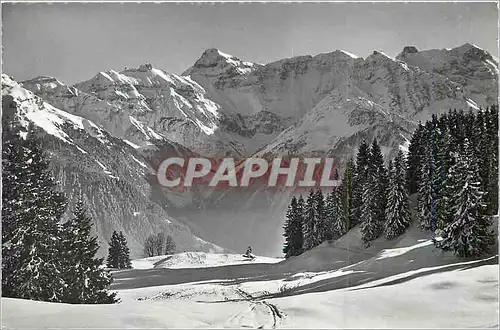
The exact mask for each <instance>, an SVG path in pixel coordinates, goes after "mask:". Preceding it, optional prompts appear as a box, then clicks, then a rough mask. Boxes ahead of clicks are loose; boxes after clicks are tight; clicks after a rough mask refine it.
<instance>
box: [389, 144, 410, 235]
mask: <svg viewBox="0 0 500 330" xmlns="http://www.w3.org/2000/svg"><path fill="white" fill-rule="evenodd" d="M391 167H392V166H391ZM389 176H390V185H389V187H390V188H389V193H388V203H387V212H386V213H387V222H386V223H385V230H384V235H385V237H386V238H387V239H393V238H395V237H397V236H399V235H401V234H402V233H404V231H405V230H406V228H408V227H409V226H410V221H411V219H410V210H409V208H410V203H409V197H408V191H407V185H406V182H405V179H404V178H405V161H404V155H403V152H401V151H399V152H398V154H397V156H396V158H395V160H394V166H393V167H392V168H391V169H390V170H389Z"/></svg>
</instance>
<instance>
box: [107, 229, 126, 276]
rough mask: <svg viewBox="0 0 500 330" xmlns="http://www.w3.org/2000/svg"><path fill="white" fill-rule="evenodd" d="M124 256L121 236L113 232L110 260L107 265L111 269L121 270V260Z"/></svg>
mask: <svg viewBox="0 0 500 330" xmlns="http://www.w3.org/2000/svg"><path fill="white" fill-rule="evenodd" d="M121 254H122V247H121V242H120V235H119V234H118V233H117V232H116V230H113V234H112V235H111V241H110V242H109V249H108V258H107V261H106V264H107V266H108V267H109V268H120V259H121V257H120V256H121Z"/></svg>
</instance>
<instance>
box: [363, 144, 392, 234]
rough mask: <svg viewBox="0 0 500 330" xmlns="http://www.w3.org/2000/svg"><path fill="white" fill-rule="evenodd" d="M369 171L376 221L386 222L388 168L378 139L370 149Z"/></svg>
mask: <svg viewBox="0 0 500 330" xmlns="http://www.w3.org/2000/svg"><path fill="white" fill-rule="evenodd" d="M368 171H369V172H371V173H372V174H371V175H372V178H373V179H374V181H372V182H371V183H372V187H371V189H373V190H374V201H373V204H372V208H373V212H374V216H375V219H376V221H378V222H379V223H380V224H381V225H383V224H384V223H385V209H386V206H387V189H388V182H387V170H386V168H385V166H384V156H383V155H382V150H381V149H380V146H379V144H378V142H377V139H374V140H373V143H372V147H371V151H370V163H369V165H368Z"/></svg>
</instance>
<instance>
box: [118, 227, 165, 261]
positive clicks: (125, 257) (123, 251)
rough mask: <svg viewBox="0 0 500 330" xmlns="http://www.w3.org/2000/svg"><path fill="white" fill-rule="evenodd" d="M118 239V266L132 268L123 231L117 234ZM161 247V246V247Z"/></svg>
mask: <svg viewBox="0 0 500 330" xmlns="http://www.w3.org/2000/svg"><path fill="white" fill-rule="evenodd" d="M118 240H119V242H120V255H119V256H120V257H119V261H118V268H120V269H122V268H132V263H131V261H130V250H129V248H128V244H127V239H126V238H125V235H123V232H121V231H120V233H119V234H118ZM162 248H163V247H162Z"/></svg>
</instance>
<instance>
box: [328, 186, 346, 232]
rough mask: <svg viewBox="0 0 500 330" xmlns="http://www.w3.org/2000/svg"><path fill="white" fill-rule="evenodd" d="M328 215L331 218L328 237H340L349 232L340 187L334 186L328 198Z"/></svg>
mask: <svg viewBox="0 0 500 330" xmlns="http://www.w3.org/2000/svg"><path fill="white" fill-rule="evenodd" d="M326 216H327V218H329V219H330V221H329V222H330V223H331V229H330V230H329V237H328V239H329V240H331V239H338V238H339V237H340V236H342V235H344V234H345V233H346V232H347V230H348V229H347V222H346V214H345V212H344V210H343V208H342V193H341V188H340V187H334V188H333V189H332V191H331V192H330V193H329V194H328V196H327V198H326Z"/></svg>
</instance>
